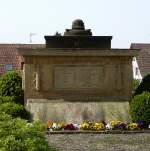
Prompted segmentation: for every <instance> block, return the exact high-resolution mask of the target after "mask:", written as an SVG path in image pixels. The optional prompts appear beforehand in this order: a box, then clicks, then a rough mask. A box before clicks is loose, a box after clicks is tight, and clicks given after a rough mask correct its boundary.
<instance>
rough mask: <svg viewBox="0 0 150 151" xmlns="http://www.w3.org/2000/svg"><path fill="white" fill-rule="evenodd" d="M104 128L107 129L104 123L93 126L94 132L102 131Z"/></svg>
mask: <svg viewBox="0 0 150 151" xmlns="http://www.w3.org/2000/svg"><path fill="white" fill-rule="evenodd" d="M104 128H105V126H104V124H103V123H94V125H93V129H94V130H102V129H104Z"/></svg>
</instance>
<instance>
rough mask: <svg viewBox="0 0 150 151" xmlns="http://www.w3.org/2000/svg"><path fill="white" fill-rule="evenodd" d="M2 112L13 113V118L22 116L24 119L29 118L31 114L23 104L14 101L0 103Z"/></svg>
mask: <svg viewBox="0 0 150 151" xmlns="http://www.w3.org/2000/svg"><path fill="white" fill-rule="evenodd" d="M0 112H4V113H6V114H9V115H11V116H12V117H13V118H16V117H20V118H23V119H29V117H30V114H29V112H28V111H27V110H26V109H25V108H24V106H23V105H21V104H16V103H14V102H6V103H3V104H1V105H0Z"/></svg>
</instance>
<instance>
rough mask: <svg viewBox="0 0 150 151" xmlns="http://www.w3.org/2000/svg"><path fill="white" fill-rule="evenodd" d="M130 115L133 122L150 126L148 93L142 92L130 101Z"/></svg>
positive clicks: (149, 99)
mask: <svg viewBox="0 0 150 151" xmlns="http://www.w3.org/2000/svg"><path fill="white" fill-rule="evenodd" d="M130 114H131V117H132V120H133V121H134V122H136V121H139V120H143V121H145V122H147V123H149V124H150V93H148V92H143V93H142V94H140V95H137V96H135V97H134V98H133V99H132V101H131V103H130Z"/></svg>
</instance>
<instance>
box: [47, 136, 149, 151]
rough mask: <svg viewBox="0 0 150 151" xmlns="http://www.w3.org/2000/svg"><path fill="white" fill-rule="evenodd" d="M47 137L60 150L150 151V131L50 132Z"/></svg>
mask: <svg viewBox="0 0 150 151" xmlns="http://www.w3.org/2000/svg"><path fill="white" fill-rule="evenodd" d="M47 138H48V141H49V144H50V145H52V146H54V147H56V148H57V149H58V150H59V151H150V133H149V134H148V133H137V134H49V135H47Z"/></svg>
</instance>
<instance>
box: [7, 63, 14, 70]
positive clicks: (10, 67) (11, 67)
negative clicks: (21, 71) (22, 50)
mask: <svg viewBox="0 0 150 151" xmlns="http://www.w3.org/2000/svg"><path fill="white" fill-rule="evenodd" d="M5 69H6V71H10V70H12V69H13V65H12V64H6V65H5Z"/></svg>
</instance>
